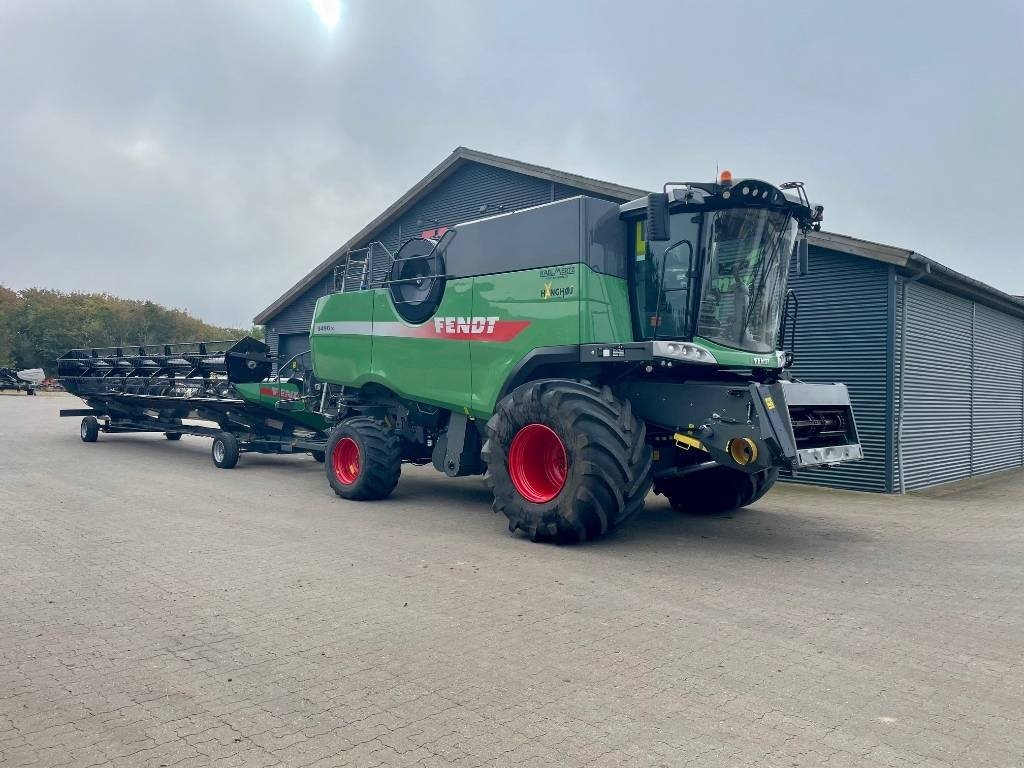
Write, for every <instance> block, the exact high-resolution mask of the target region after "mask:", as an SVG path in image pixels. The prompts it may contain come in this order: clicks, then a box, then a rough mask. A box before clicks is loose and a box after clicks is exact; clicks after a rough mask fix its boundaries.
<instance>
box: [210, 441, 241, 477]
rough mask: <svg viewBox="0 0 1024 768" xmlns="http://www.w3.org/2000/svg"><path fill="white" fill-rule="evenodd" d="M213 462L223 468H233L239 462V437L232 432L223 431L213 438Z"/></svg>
mask: <svg viewBox="0 0 1024 768" xmlns="http://www.w3.org/2000/svg"><path fill="white" fill-rule="evenodd" d="M211 453H212V454H213V463H214V464H216V465H217V466H218V467H220V468H221V469H233V468H234V466H235V465H236V464H237V463H238V453H239V451H238V438H237V437H235V436H234V435H232V434H231V433H230V432H221V433H220V434H219V435H217V436H216V437H215V438H213V446H212V448H211Z"/></svg>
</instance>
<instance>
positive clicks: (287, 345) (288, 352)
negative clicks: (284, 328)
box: [277, 333, 311, 378]
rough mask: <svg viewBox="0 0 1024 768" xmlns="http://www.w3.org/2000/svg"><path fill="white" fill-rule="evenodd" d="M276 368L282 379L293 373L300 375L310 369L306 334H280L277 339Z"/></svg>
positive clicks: (307, 336)
mask: <svg viewBox="0 0 1024 768" xmlns="http://www.w3.org/2000/svg"><path fill="white" fill-rule="evenodd" d="M277 367H278V370H279V371H280V372H281V376H282V378H285V377H288V376H291V375H292V372H293V371H298V372H299V375H301V372H302V371H304V370H309V369H310V368H311V366H310V357H309V334H308V333H282V334H281V335H280V336H278V337H277Z"/></svg>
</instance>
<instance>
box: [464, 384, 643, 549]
mask: <svg viewBox="0 0 1024 768" xmlns="http://www.w3.org/2000/svg"><path fill="white" fill-rule="evenodd" d="M645 435H646V428H645V426H644V424H643V422H641V421H639V420H638V419H637V418H636V417H635V416H634V415H633V411H632V408H631V407H630V404H629V403H628V402H623V401H621V400H619V399H618V398H616V397H615V396H614V395H613V394H612V392H611V390H610V389H609V388H608V387H603V388H601V389H598V388H596V387H593V386H590V385H588V384H581V383H579V382H575V381H565V380H559V379H546V380H541V381H535V382H530V383H527V384H524V385H523V386H521V387H519V388H517V389H516V390H514V391H513V392H512V393H511V394H510V395H508V396H507V397H505V398H504V399H503V400H502V401H501V402H500V403H499V404H498V407H497V409H496V410H495V412H494V416H492V417H491V420H490V421H489V422H487V442H486V443H485V444H484V447H483V451H482V456H483V460H484V461H485V462H486V464H487V473H486V474H485V475H484V481H485V482H486V483H487V485H488V486H489V487H490V488H491V490H492V491H493V493H494V510H495V511H496V512H502V513H504V515H505V516H506V517H507V518H508V528H509V530H510V531H512V532H515V531H516V530H522V531H524V532H525V533H526V534H528V535H529V536H530V538H531V539H533V540H534V541H545V540H546V541H557V542H561V543H572V542H578V541H585V540H587V539H595V538H598V537H599V536H602V535H604V534H605V533H607V532H608V531H611V530H613V529H614V528H616V527H617V526H619V525H622V523H624V522H625V521H626V520H628V519H629V518H630V517H631V516H632V515H634V514H635V513H636V512H637V511H639V510H640V509H642V508H643V505H644V499H645V498H646V497H647V492H648V491H649V490H650V488H651V478H650V474H651V472H650V470H651V449H650V446H648V445H647V443H646V440H645Z"/></svg>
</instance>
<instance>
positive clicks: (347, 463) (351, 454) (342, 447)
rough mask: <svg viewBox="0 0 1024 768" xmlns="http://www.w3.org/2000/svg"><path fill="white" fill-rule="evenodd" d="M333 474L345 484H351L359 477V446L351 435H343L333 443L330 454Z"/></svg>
mask: <svg viewBox="0 0 1024 768" xmlns="http://www.w3.org/2000/svg"><path fill="white" fill-rule="evenodd" d="M331 467H332V468H333V469H334V476H335V477H336V478H338V480H339V482H341V483H343V484H345V485H352V483H354V482H355V481H356V479H357V478H358V477H359V446H358V445H356V441H355V440H353V439H352V438H351V437H343V438H341V440H339V441H338V442H337V443H335V444H334V452H333V453H332V454H331Z"/></svg>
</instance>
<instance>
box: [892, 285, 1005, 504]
mask: <svg viewBox="0 0 1024 768" xmlns="http://www.w3.org/2000/svg"><path fill="white" fill-rule="evenodd" d="M899 294H900V296H901V297H903V301H902V302H901V304H900V306H899V309H900V312H899V313H898V314H899V320H900V322H899V324H898V329H897V344H898V345H899V346H900V357H901V358H902V360H903V364H904V366H905V371H904V373H903V375H902V376H901V377H899V378H898V387H897V393H896V394H897V407H898V410H897V414H898V416H897V441H898V447H897V463H896V471H895V479H896V483H897V489H899V488H900V487H902V488H904V489H905V490H914V489H917V488H925V487H928V486H931V485H938V484H940V483H946V482H951V481H953V480H961V479H963V478H966V477H970V476H972V475H978V474H983V473H986V472H993V471H996V470H1000V469H1010V468H1013V467H1020V466H1022V464H1024V321H1022V320H1020V319H1019V318H1014V317H1011V316H1010V315H1007V314H1005V313H1003V312H999V311H997V310H994V309H991V308H989V307H987V306H985V305H983V304H978V303H977V302H973V301H970V300H969V299H965V298H961V297H959V296H955V295H953V294H951V293H948V292H946V291H943V290H941V289H939V288H935V287H932V286H929V285H924V284H923V283H921V282H912V281H904V280H902V279H901V281H900V285H899ZM900 393H902V395H900Z"/></svg>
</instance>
